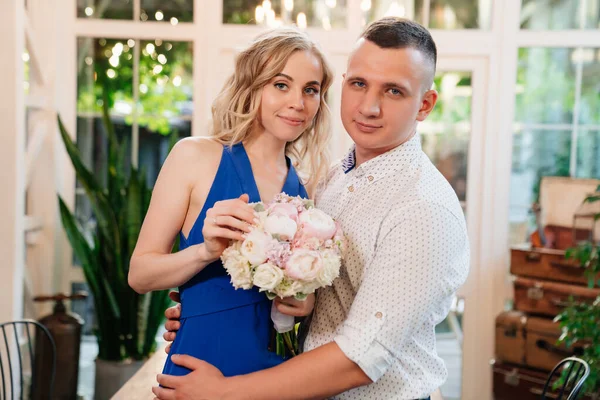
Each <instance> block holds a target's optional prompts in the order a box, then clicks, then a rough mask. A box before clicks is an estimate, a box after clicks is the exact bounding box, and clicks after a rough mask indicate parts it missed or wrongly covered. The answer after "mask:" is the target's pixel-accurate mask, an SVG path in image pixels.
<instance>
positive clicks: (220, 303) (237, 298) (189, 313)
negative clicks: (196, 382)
mask: <svg viewBox="0 0 600 400" xmlns="http://www.w3.org/2000/svg"><path fill="white" fill-rule="evenodd" d="M286 161H287V164H288V175H287V178H286V180H285V184H284V185H283V189H282V191H283V192H285V193H287V194H289V195H291V196H298V195H300V196H302V197H305V198H306V197H308V195H307V193H306V190H305V188H304V186H302V183H301V182H300V180H299V179H298V175H297V174H296V171H295V170H294V167H293V166H292V164H291V162H290V160H289V159H286ZM243 193H247V194H248V195H249V196H250V202H251V203H252V202H259V201H260V194H259V192H258V188H257V186H256V181H255V180H254V175H253V174H252V166H251V165H250V160H249V159H248V155H247V154H246V150H245V149H244V146H243V145H242V144H241V143H238V144H236V145H234V146H232V147H228V146H224V147H223V155H222V157H221V162H220V164H219V169H218V171H217V175H216V177H215V180H214V182H213V184H212V187H211V189H210V192H209V194H208V197H207V199H206V203H205V204H204V207H203V208H202V211H201V212H200V215H198V219H197V220H196V222H195V223H194V225H193V227H192V229H191V231H190V233H189V235H188V237H187V238H186V237H185V236H184V235H183V233H180V250H183V249H185V248H187V247H189V246H191V245H195V244H198V243H202V242H203V241H204V238H203V236H202V224H203V222H204V219H205V217H206V211H207V210H208V209H209V208H211V207H212V206H213V205H214V203H215V202H217V201H220V200H226V199H234V198H237V197H239V196H241V195H242V194H243ZM179 293H180V295H181V327H180V329H179V331H178V332H177V336H176V338H175V341H174V342H173V344H172V347H171V351H170V354H169V357H168V358H167V361H166V363H165V367H164V369H163V373H164V374H169V375H185V374H187V373H189V372H190V370H188V369H187V368H183V367H180V366H178V365H175V364H173V362H171V354H188V355H191V356H194V357H197V358H199V359H201V360H204V361H206V362H209V363H210V364H212V365H214V366H215V367H217V368H218V369H219V370H221V372H222V373H223V374H224V375H225V376H234V375H241V374H247V373H251V372H255V371H259V370H262V369H266V368H270V367H273V366H276V365H278V364H280V363H281V362H283V361H284V360H283V358H281V357H280V356H278V355H277V354H275V353H273V352H271V351H269V350H268V346H269V340H270V333H271V326H272V322H271V317H270V316H271V301H269V300H268V299H267V296H266V295H265V294H264V293H260V292H259V291H258V290H257V289H256V288H253V289H251V290H242V289H238V290H235V288H234V287H233V286H232V285H231V282H230V277H229V275H227V272H226V271H225V268H224V267H223V264H222V263H221V261H220V260H218V261H215V262H213V263H211V264H209V265H207V266H206V267H205V268H204V269H203V270H202V271H200V272H199V273H198V274H197V275H196V276H194V277H193V278H192V279H190V280H189V281H188V282H187V283H185V284H184V285H183V286H181V287H180V288H179Z"/></svg>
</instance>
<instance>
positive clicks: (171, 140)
mask: <svg viewBox="0 0 600 400" xmlns="http://www.w3.org/2000/svg"><path fill="white" fill-rule="evenodd" d="M148 122H149V123H148V124H147V125H146V127H140V143H139V146H140V147H139V166H140V168H143V169H144V171H145V172H146V182H147V183H148V185H149V186H151V187H152V186H154V183H155V182H156V178H158V173H159V172H160V168H161V167H162V165H163V163H164V162H165V159H166V158H167V155H168V154H169V150H170V149H171V147H172V145H174V144H175V142H176V141H177V140H179V139H181V138H184V137H188V136H191V134H192V124H191V121H190V120H185V119H175V120H171V121H168V122H167V124H168V125H167V128H168V130H169V134H166V135H164V134H160V133H157V132H156V131H152V130H150V127H151V126H152V125H153V122H152V121H148Z"/></svg>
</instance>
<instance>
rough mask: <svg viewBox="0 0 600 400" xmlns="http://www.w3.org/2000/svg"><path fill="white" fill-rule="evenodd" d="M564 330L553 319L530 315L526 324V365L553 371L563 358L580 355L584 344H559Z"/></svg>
mask: <svg viewBox="0 0 600 400" xmlns="http://www.w3.org/2000/svg"><path fill="white" fill-rule="evenodd" d="M561 333H562V331H561V328H560V324H559V323H557V322H553V321H552V320H551V319H546V318H537V317H530V318H528V319H527V324H526V326H525V365H527V366H528V367H533V368H539V369H542V370H545V371H551V370H552V368H554V366H555V365H556V364H558V363H559V362H560V361H561V360H562V359H563V358H566V357H571V356H579V355H581V354H582V353H583V346H582V345H581V344H578V345H576V346H571V347H569V348H567V347H566V346H565V345H564V344H560V345H559V344H557V342H558V338H559V337H560V335H561Z"/></svg>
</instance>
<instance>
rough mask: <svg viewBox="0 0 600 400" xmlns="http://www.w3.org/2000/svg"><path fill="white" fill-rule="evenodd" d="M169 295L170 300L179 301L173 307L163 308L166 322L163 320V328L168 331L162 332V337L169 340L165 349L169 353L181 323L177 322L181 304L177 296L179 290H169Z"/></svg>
mask: <svg viewBox="0 0 600 400" xmlns="http://www.w3.org/2000/svg"><path fill="white" fill-rule="evenodd" d="M169 297H170V298H171V300H173V301H175V302H177V303H179V304H176V305H174V306H173V307H169V308H167V309H166V310H165V317H167V322H165V329H166V330H167V331H168V332H165V333H163V338H164V339H165V340H166V341H167V342H169V344H168V345H167V347H166V348H165V351H166V352H167V354H169V351H170V350H171V344H172V342H173V341H174V340H175V336H176V335H177V331H178V330H179V327H180V326H181V324H180V323H179V318H181V304H180V301H181V300H180V298H179V292H170V293H169Z"/></svg>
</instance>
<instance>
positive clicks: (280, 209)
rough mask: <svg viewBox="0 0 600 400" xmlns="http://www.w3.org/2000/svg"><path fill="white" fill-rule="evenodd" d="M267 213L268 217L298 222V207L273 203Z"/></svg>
mask: <svg viewBox="0 0 600 400" xmlns="http://www.w3.org/2000/svg"><path fill="white" fill-rule="evenodd" d="M267 211H268V212H269V215H277V216H280V217H288V218H290V219H293V220H294V221H298V207H296V206H294V205H293V204H290V203H273V204H271V205H270V206H269V208H268V210H267Z"/></svg>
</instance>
